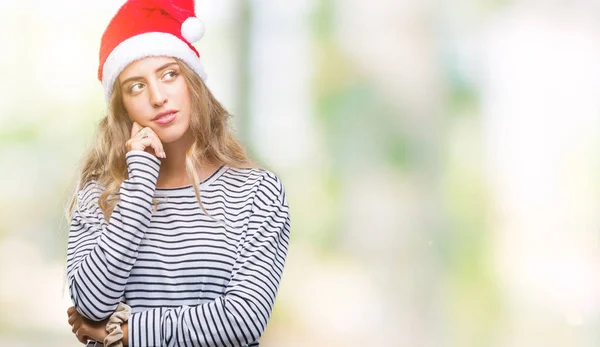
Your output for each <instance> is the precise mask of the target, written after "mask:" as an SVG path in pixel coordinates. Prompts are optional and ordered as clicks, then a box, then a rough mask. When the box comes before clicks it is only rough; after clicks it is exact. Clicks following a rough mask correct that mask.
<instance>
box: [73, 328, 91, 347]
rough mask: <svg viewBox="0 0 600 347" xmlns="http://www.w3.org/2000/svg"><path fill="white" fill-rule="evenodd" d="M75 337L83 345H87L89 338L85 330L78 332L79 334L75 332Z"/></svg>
mask: <svg viewBox="0 0 600 347" xmlns="http://www.w3.org/2000/svg"><path fill="white" fill-rule="evenodd" d="M75 337H77V340H79V342H81V343H83V344H84V345H87V342H88V337H87V336H86V335H85V333H84V331H83V329H79V330H77V332H75Z"/></svg>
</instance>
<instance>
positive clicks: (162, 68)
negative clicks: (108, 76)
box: [121, 61, 177, 85]
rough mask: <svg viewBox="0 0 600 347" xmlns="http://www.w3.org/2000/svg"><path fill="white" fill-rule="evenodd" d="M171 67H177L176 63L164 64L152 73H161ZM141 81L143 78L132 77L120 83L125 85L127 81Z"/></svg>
mask: <svg viewBox="0 0 600 347" xmlns="http://www.w3.org/2000/svg"><path fill="white" fill-rule="evenodd" d="M171 65H177V62H176V61H172V62H168V63H166V64H164V65H162V66H160V67H159V68H158V69H156V70H154V73H157V72H159V71H161V70H164V69H166V68H168V67H169V66H171ZM141 79H143V77H141V76H133V77H129V78H128V79H126V80H124V81H123V82H121V85H125V84H126V83H127V82H129V81H133V80H141Z"/></svg>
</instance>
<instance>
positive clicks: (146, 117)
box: [118, 57, 191, 143]
mask: <svg viewBox="0 0 600 347" xmlns="http://www.w3.org/2000/svg"><path fill="white" fill-rule="evenodd" d="M118 83H120V85H121V93H122V98H123V105H124V106H125V110H126V111H127V114H128V115H129V119H131V121H132V122H137V123H138V124H140V125H141V126H143V127H149V128H151V129H152V130H154V132H155V133H156V134H157V135H158V137H159V138H160V140H161V141H162V142H163V143H170V142H173V141H176V140H179V139H180V138H182V137H183V135H185V134H186V132H187V131H188V129H189V127H190V118H191V102H190V93H189V91H188V85H187V83H186V81H185V78H184V77H183V75H182V74H181V69H180V68H179V65H178V64H177V61H176V60H175V59H173V58H170V57H148V58H144V59H141V60H137V61H134V62H132V63H131V64H129V65H128V66H127V67H126V68H125V69H124V70H123V71H122V72H121V74H120V75H119V79H118Z"/></svg>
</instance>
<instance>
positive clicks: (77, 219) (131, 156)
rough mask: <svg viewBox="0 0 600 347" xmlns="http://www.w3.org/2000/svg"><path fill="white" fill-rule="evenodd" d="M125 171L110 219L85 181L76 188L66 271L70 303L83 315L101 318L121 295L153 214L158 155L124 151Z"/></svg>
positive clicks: (95, 189)
mask: <svg viewBox="0 0 600 347" xmlns="http://www.w3.org/2000/svg"><path fill="white" fill-rule="evenodd" d="M126 162H127V167H128V173H129V177H128V178H127V179H126V180H125V181H123V183H122V184H121V187H120V190H119V193H120V202H119V203H118V204H117V205H116V207H115V209H114V210H113V212H112V215H111V218H110V223H108V224H107V223H106V221H105V219H104V215H103V213H102V211H101V210H100V208H99V207H98V203H97V201H98V197H99V195H100V193H101V191H100V190H99V188H98V186H97V185H96V184H95V182H88V183H87V184H86V186H85V187H83V189H81V191H80V192H79V193H78V198H77V200H78V201H77V204H78V208H77V209H76V210H75V212H74V214H73V217H72V220H71V227H70V230H69V242H68V249H67V276H68V281H69V291H70V294H71V299H72V300H73V304H74V305H75V307H76V308H77V310H78V311H79V312H81V314H83V315H84V316H85V317H87V318H89V319H91V320H95V321H100V320H102V319H105V318H106V317H108V316H110V315H111V314H112V313H113V312H114V310H115V309H116V307H117V305H118V304H119V301H121V299H122V296H123V292H124V288H125V284H126V282H127V278H128V277H129V272H130V271H131V268H132V266H133V264H134V263H135V260H136V258H137V250H138V247H139V244H140V242H141V241H142V239H143V238H144V235H145V232H146V229H147V228H148V224H149V223H150V218H151V215H152V197H153V196H154V190H155V189H156V181H157V179H158V172H159V168H160V161H159V160H158V159H157V158H156V157H154V156H153V155H152V154H150V153H147V152H145V151H141V150H133V151H129V152H127V154H126Z"/></svg>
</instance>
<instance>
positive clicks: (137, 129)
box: [131, 122, 142, 137]
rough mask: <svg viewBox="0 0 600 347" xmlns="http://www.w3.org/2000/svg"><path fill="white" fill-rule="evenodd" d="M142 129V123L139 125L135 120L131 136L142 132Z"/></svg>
mask: <svg viewBox="0 0 600 347" xmlns="http://www.w3.org/2000/svg"><path fill="white" fill-rule="evenodd" d="M140 130H142V127H141V125H139V124H138V123H137V122H133V125H132V126H131V137H134V136H135V135H136V134H137V133H139V132H140Z"/></svg>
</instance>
